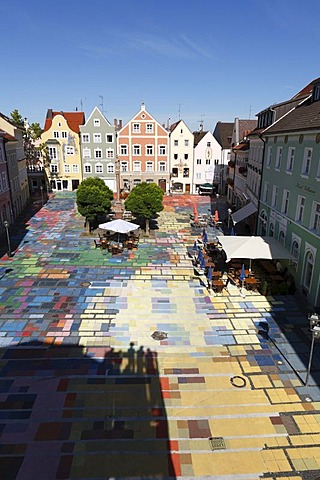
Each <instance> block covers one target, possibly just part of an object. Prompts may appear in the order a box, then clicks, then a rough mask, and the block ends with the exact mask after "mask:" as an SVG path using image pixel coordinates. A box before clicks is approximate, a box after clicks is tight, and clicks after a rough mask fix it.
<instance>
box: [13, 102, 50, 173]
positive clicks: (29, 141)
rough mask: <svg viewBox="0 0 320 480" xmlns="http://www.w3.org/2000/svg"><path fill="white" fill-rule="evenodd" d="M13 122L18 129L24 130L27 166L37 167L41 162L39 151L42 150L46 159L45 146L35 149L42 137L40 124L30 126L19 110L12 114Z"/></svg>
mask: <svg viewBox="0 0 320 480" xmlns="http://www.w3.org/2000/svg"><path fill="white" fill-rule="evenodd" d="M11 120H12V121H13V123H15V124H16V125H17V126H18V127H20V128H22V129H23V148H24V152H25V156H26V161H27V165H28V166H30V165H36V164H37V163H38V162H39V159H38V155H37V151H38V150H40V151H41V152H42V155H43V157H44V156H45V148H46V146H44V145H40V146H38V147H35V145H34V142H35V140H37V139H38V138H40V137H41V133H42V129H41V127H40V124H39V123H37V122H33V123H31V124H30V125H29V124H28V122H27V119H24V118H23V117H22V115H21V114H20V112H19V110H17V109H15V110H13V111H12V112H11Z"/></svg>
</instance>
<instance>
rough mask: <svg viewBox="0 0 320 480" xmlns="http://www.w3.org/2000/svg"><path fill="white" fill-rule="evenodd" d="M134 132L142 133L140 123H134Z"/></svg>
mask: <svg viewBox="0 0 320 480" xmlns="http://www.w3.org/2000/svg"><path fill="white" fill-rule="evenodd" d="M132 131H133V133H140V123H134V124H133V125H132Z"/></svg>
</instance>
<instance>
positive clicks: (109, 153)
mask: <svg viewBox="0 0 320 480" xmlns="http://www.w3.org/2000/svg"><path fill="white" fill-rule="evenodd" d="M106 158H114V149H113V148H107V150H106Z"/></svg>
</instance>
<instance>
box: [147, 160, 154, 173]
mask: <svg viewBox="0 0 320 480" xmlns="http://www.w3.org/2000/svg"><path fill="white" fill-rule="evenodd" d="M153 171H154V169H153V162H149V161H148V162H146V172H148V173H151V172H153Z"/></svg>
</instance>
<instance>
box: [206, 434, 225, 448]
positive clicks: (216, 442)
mask: <svg viewBox="0 0 320 480" xmlns="http://www.w3.org/2000/svg"><path fill="white" fill-rule="evenodd" d="M209 445H210V448H211V450H212V451H214V450H225V449H226V444H225V442H224V439H223V437H210V438H209Z"/></svg>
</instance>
